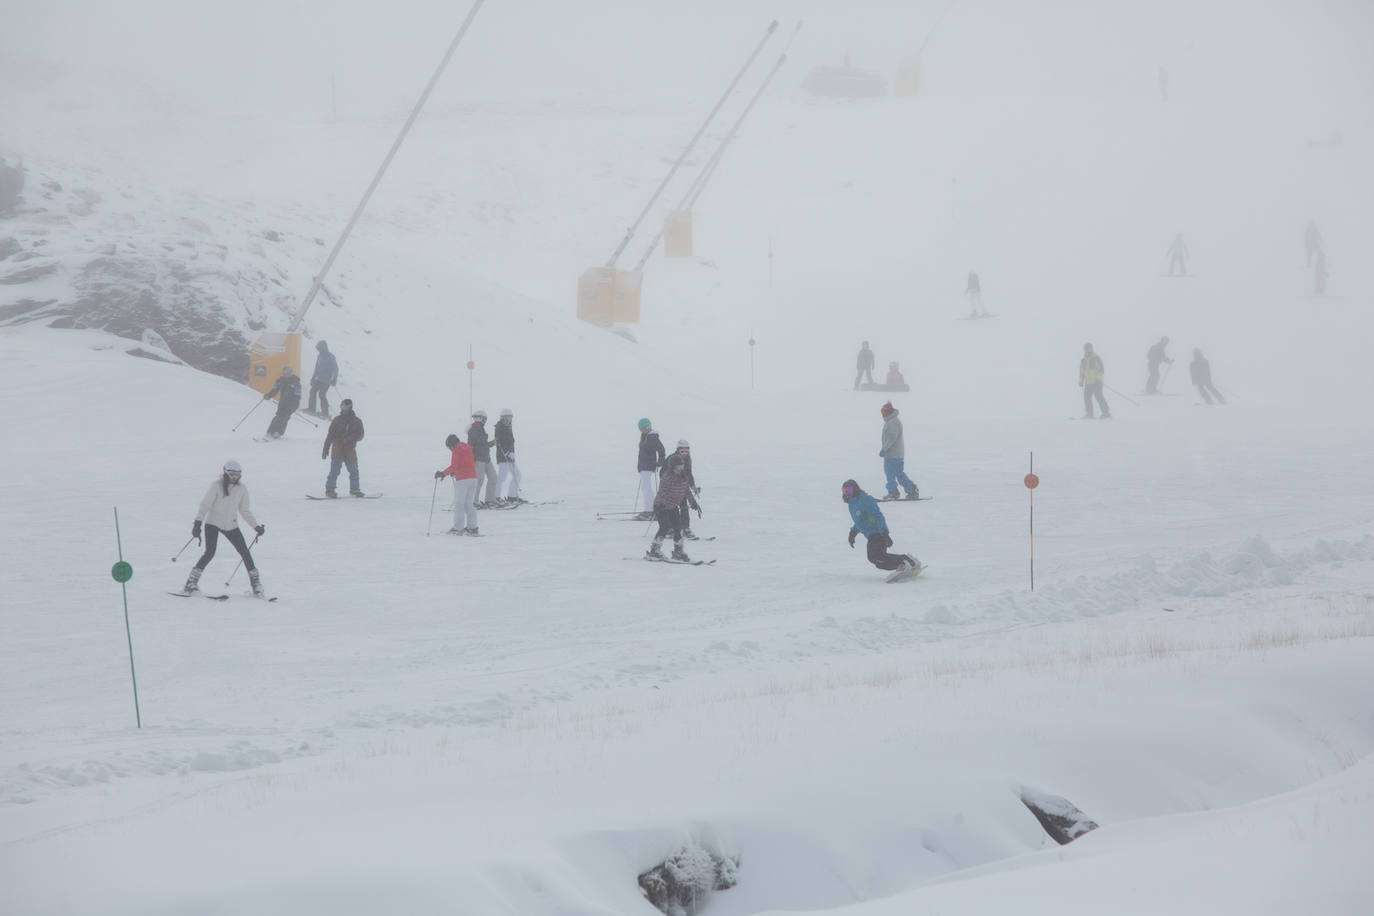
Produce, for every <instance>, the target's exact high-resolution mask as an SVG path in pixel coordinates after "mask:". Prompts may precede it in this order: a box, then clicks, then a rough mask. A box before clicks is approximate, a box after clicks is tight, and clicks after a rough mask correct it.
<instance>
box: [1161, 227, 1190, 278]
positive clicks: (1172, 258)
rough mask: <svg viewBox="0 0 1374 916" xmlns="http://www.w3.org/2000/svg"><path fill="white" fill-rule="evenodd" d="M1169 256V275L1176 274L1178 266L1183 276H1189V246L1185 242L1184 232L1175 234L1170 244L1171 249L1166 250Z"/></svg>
mask: <svg viewBox="0 0 1374 916" xmlns="http://www.w3.org/2000/svg"><path fill="white" fill-rule="evenodd" d="M1164 253H1165V254H1167V255H1168V256H1169V276H1171V277H1172V276H1173V275H1174V267H1175V266H1177V267H1178V272H1179V273H1180V274H1182V275H1183V276H1185V277H1186V276H1188V246H1187V245H1185V244H1183V233H1182V232H1180V233H1179V234H1178V235H1176V236H1174V240H1173V242H1171V243H1170V244H1169V250H1168V251H1166V252H1164Z"/></svg>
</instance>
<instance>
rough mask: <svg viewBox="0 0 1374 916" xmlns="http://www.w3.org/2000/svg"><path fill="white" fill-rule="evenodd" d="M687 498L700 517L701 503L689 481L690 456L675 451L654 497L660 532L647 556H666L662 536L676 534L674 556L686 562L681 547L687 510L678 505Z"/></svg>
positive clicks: (665, 467)
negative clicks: (688, 463) (688, 464)
mask: <svg viewBox="0 0 1374 916" xmlns="http://www.w3.org/2000/svg"><path fill="white" fill-rule="evenodd" d="M684 500H685V501H686V502H687V504H688V505H690V506H691V507H692V508H693V509H695V510H697V518H700V517H701V506H700V505H699V504H698V503H697V501H696V497H695V496H693V495H692V486H691V484H690V483H689V482H688V480H687V459H686V458H684V457H683V456H682V455H680V454H677V453H674V454H672V455H669V456H668V461H667V463H666V464H664V466H663V473H662V474H661V475H660V476H659V480H658V495H657V496H655V497H654V517H655V518H657V519H658V534H656V535H654V542H653V543H652V544H650V545H649V550H648V552H646V553H645V554H644V555H645V556H646V557H649V558H650V559H654V560H661V559H663V552H662V550H661V549H660V548H661V547H662V546H663V539H664V538H666V537H667V536H668V535H670V534H671V535H672V536H673V559H674V560H683V561H687V560H690V559H691V558H690V557H688V556H687V551H685V550H683V549H682V529H683V524H682V517H683V515H684V514H685V513H683V512H682V510H681V509H680V508H679V507H680V506H681V505H682V503H683V501H684Z"/></svg>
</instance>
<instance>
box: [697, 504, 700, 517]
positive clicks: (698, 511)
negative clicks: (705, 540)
mask: <svg viewBox="0 0 1374 916" xmlns="http://www.w3.org/2000/svg"><path fill="white" fill-rule="evenodd" d="M697 518H701V506H697Z"/></svg>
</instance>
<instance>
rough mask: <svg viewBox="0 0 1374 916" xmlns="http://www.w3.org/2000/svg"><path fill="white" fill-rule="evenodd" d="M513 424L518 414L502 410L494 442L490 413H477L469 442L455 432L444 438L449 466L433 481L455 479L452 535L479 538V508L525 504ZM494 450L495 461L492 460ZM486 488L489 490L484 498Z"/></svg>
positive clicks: (468, 431)
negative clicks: (488, 426) (489, 428)
mask: <svg viewBox="0 0 1374 916" xmlns="http://www.w3.org/2000/svg"><path fill="white" fill-rule="evenodd" d="M514 423H515V412H514V411H513V410H511V409H510V408H509V407H506V408H503V409H502V410H501V416H500V419H498V420H497V421H496V425H495V427H494V429H493V432H494V433H495V437H494V439H493V437H491V436H488V435H487V426H486V424H487V412H486V411H485V410H475V411H473V413H472V423H471V424H470V425H469V426H468V429H467V439H466V441H464V440H463V439H460V438H458V436H457V434H455V433H450V434H449V435H448V436H447V437H446V438H445V439H444V445H445V446H446V447H447V448H448V450H449V465H448V467H446V468H441V469H440V470H437V471H435V472H434V479H435V480H436V481H438V480H442V479H443V478H445V477H451V478H453V527H451V528H450V529H449V531H448V533H449V534H465V535H469V536H472V537H480V536H481V531H480V530H479V529H478V526H477V510H478V509H509V508H513V507H515V506H518V505H519V504H520V503H522V502H525V500H523V499H521V498H520V467H519V465H517V464H516V463H515V428H514ZM493 449H495V451H496V461H495V462H493V461H492V450H493ZM493 463H494V464H495V465H496V467H495V468H494V469H493V468H492V464H493ZM508 482H509V487H507V483H508ZM483 486H485V487H486V492H485V497H484V496H483V490H482V488H483ZM503 492H504V493H505V495H504V496H503V495H502V493H503Z"/></svg>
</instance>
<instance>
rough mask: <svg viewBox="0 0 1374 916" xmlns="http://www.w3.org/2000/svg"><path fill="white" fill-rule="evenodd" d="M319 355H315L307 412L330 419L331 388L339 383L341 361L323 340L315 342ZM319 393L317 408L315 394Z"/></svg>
mask: <svg viewBox="0 0 1374 916" xmlns="http://www.w3.org/2000/svg"><path fill="white" fill-rule="evenodd" d="M315 349H316V350H317V351H318V352H319V354H320V355H319V356H317V357H315V372H314V374H313V375H311V376H310V406H309V407H307V408H306V409H305V412H306V413H313V414H314V415H315V416H317V417H324V418H325V419H329V389H330V387H331V386H333V385H337V384H338V383H339V361H338V360H337V359H335V358H334V354H333V353H330V352H329V344H327V343H325V342H324V341H323V340H322V341H320V342H319V343H317V344H315ZM316 395H319V398H320V409H319V410H316V409H315V396H316Z"/></svg>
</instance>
